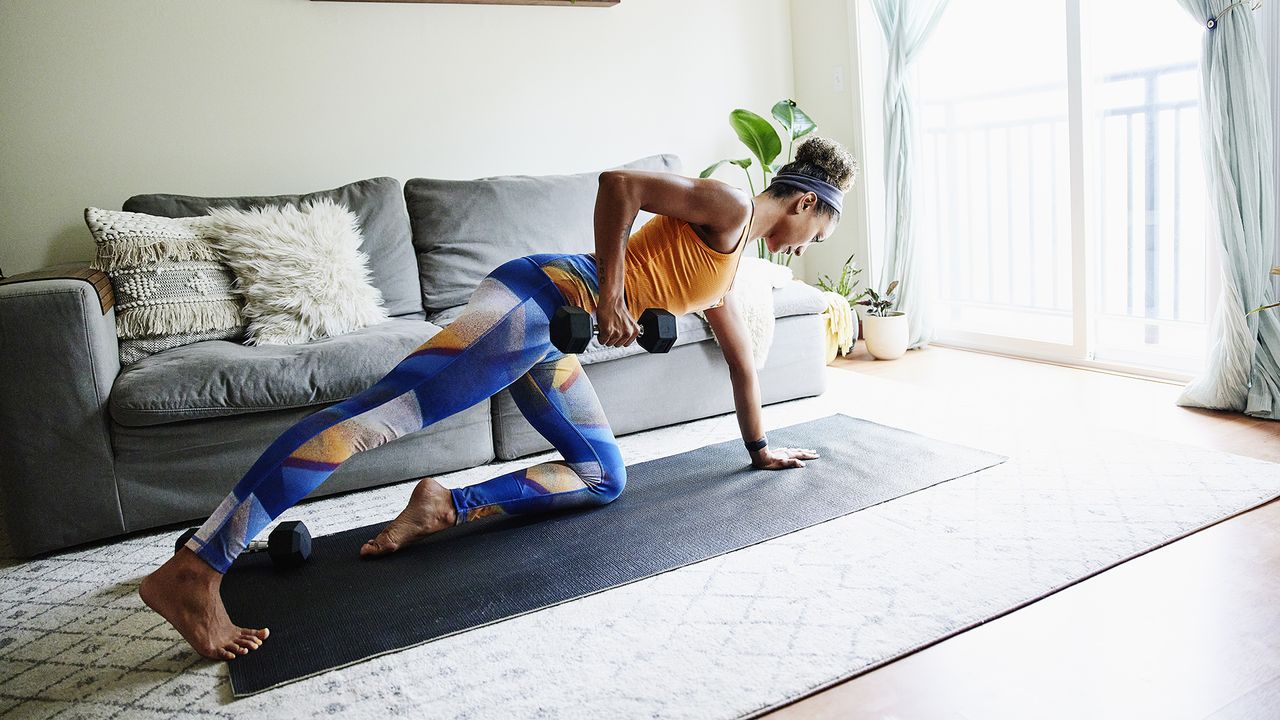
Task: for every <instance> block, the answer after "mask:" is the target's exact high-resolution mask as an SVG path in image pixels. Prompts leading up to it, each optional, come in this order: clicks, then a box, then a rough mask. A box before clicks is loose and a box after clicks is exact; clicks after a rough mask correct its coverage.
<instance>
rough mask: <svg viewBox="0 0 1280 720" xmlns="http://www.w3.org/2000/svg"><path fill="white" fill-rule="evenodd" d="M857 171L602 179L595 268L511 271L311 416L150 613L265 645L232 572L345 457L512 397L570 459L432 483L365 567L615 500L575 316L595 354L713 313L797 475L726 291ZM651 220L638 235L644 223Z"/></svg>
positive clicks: (801, 236)
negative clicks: (561, 310) (737, 183)
mask: <svg viewBox="0 0 1280 720" xmlns="http://www.w3.org/2000/svg"><path fill="white" fill-rule="evenodd" d="M856 172H857V164H856V163H855V162H854V160H853V158H852V157H850V156H849V154H848V152H847V151H846V150H845V149H844V148H843V147H841V146H840V145H839V144H838V143H836V142H834V141H832V140H828V139H825V138H816V137H815V138H810V139H808V140H806V141H805V142H804V143H803V144H801V145H800V147H799V148H797V151H796V159H795V161H794V162H792V163H789V164H788V165H786V166H785V167H783V168H782V170H781V171H780V172H779V173H778V176H777V177H776V178H775V179H774V181H773V183H772V184H771V185H770V186H769V187H768V188H766V189H765V191H764V192H762V193H760V194H759V195H757V196H756V197H754V198H752V197H750V196H749V195H748V194H747V193H745V192H743V191H741V190H739V189H737V188H734V187H732V186H730V185H728V184H725V183H722V182H718V181H713V180H699V179H692V178H686V177H682V176H679V175H674V174H668V173H655V172H641V171H609V172H605V173H602V174H601V175H600V188H599V192H598V195H597V198H596V209H595V235H596V252H595V254H594V255H531V256H527V257H523V258H517V259H515V260H512V261H510V262H507V263H505V264H503V265H502V266H501V267H499V268H497V269H496V270H494V271H493V272H492V273H490V274H489V276H488V277H486V278H485V279H484V280H483V281H482V282H481V283H480V285H479V286H478V287H477V288H476V291H475V293H474V294H473V295H472V297H471V299H470V301H469V302H468V303H467V307H466V309H465V311H464V312H463V313H462V315H460V316H459V317H458V319H457V320H455V321H454V322H453V323H451V324H450V325H449V326H448V327H446V328H444V329H443V330H441V331H440V332H439V333H437V334H436V335H435V336H434V337H432V338H431V339H430V340H429V341H427V342H426V343H425V344H424V345H422V346H421V347H419V348H418V349H417V350H415V351H414V352H413V353H411V354H410V355H409V356H408V357H407V358H405V359H404V360H402V361H401V362H400V364H399V365H397V366H396V367H395V368H393V369H392V370H391V372H390V373H388V374H387V375H386V377H384V378H382V379H381V380H379V381H378V382H377V383H375V384H374V385H373V386H372V387H370V388H369V389H368V390H365V391H364V392H362V393H360V394H359V395H356V396H354V397H352V398H350V399H348V400H345V401H343V402H340V403H337V404H335V405H332V406H330V407H328V408H325V409H324V410H321V411H319V412H316V413H314V414H312V415H310V416H308V417H306V418H304V419H303V420H302V421H300V422H299V423H298V424H297V425H294V426H293V427H292V428H289V429H288V430H286V431H285V432H284V433H283V434H282V435H281V436H280V437H279V438H277V439H276V440H275V442H273V443H272V444H271V446H270V447H268V448H267V450H266V452H264V453H263V454H262V456H261V457H260V458H259V459H258V461H257V462H255V463H254V465H253V467H252V468H250V469H249V471H248V473H246V474H245V476H244V478H242V479H241V480H240V482H239V483H237V485H236V487H235V489H234V490H233V491H232V493H231V494H230V495H228V496H227V499H226V500H224V501H223V503H222V505H221V506H219V507H218V509H217V510H216V511H215V512H214V514H213V515H212V516H211V517H210V518H209V520H208V521H207V522H206V523H205V524H204V526H203V527H201V528H200V530H199V532H197V533H196V535H195V536H194V537H193V538H192V539H191V540H190V541H188V543H187V544H186V546H185V547H183V548H182V549H180V550H179V551H178V552H177V553H175V554H174V556H173V557H172V558H171V559H169V560H168V561H167V562H165V563H164V565H162V566H161V567H160V568H159V569H157V570H156V571H155V572H153V573H152V574H151V575H149V576H147V578H146V579H144V580H143V582H142V586H141V588H140V594H141V596H142V599H143V601H145V602H146V603H147V605H148V606H150V607H151V608H152V609H153V610H155V611H156V612H158V613H160V614H161V615H162V616H164V618H165V619H166V620H168V621H169V622H170V623H172V624H173V626H174V627H175V628H177V630H178V631H179V632H180V633H181V634H182V636H183V638H185V639H186V640H187V642H188V643H190V644H191V646H192V647H194V648H195V649H196V650H197V651H198V652H199V653H200V654H202V655H204V656H206V657H210V658H214V659H222V660H231V659H233V658H235V657H236V656H237V655H243V654H245V653H247V652H249V651H250V650H253V649H256V648H257V647H259V646H260V645H261V643H262V641H263V640H265V639H266V637H267V634H268V632H267V629H266V628H261V629H252V628H242V627H239V626H238V625H235V624H234V623H232V622H231V619H230V618H229V617H228V616H227V612H226V609H225V608H224V607H223V605H222V599H221V597H220V596H219V594H218V591H219V587H220V586H221V583H222V573H224V572H226V570H227V568H228V567H230V565H231V562H232V561H233V560H234V559H235V557H236V556H237V555H238V554H239V553H240V552H241V551H242V550H243V549H244V547H245V545H246V544H247V543H248V541H249V540H251V539H252V538H253V537H254V536H255V535H257V534H258V532H260V531H261V530H262V529H263V528H264V527H266V525H267V524H268V523H270V521H271V520H272V519H274V518H276V517H278V516H279V515H280V513H282V512H284V511H285V510H286V509H288V508H289V507H291V506H292V505H293V504H294V503H296V502H298V501H299V500H301V499H302V498H303V497H305V496H306V495H307V494H308V493H310V492H311V491H312V490H314V489H315V488H316V487H317V486H319V485H320V483H321V482H323V481H324V480H325V478H327V477H328V476H329V475H330V474H331V473H332V472H333V471H334V470H335V469H336V468H337V467H338V465H340V464H341V463H342V462H343V461H344V460H346V459H347V458H349V457H351V456H352V455H354V454H356V453H357V452H360V451H362V450H367V449H369V448H372V447H377V446H378V445H381V444H383V443H386V442H389V441H390V440H393V439H395V438H397V437H401V436H403V435H406V434H408V433H411V432H415V431H417V430H419V429H421V428H424V427H426V426H427V425H430V424H431V423H433V422H436V421H437V420H440V419H442V418H445V417H447V416H449V415H452V414H453V413H456V412H458V411H460V410H462V409H464V408H467V407H470V406H472V405H474V404H475V403H477V402H480V401H481V400H483V399H485V398H487V397H489V396H491V395H493V394H495V393H497V392H498V391H500V390H502V389H503V388H507V387H509V388H510V390H511V393H512V395H513V397H514V398H515V400H516V403H517V405H518V406H519V407H520V410H521V412H522V413H523V414H524V416H525V417H526V418H527V419H528V420H529V422H530V423H531V424H532V425H533V427H534V428H536V429H537V430H538V431H539V432H540V433H542V435H543V436H544V437H546V438H547V439H548V440H549V441H550V442H551V444H552V445H554V446H555V448H556V449H557V450H559V451H560V453H561V454H562V455H563V456H564V461H563V462H551V463H543V464H541V465H536V466H534V467H530V468H526V469H524V470H518V471H515V472H512V473H508V474H506V475H503V476H500V477H497V478H494V479H492V480H488V481H486V482H483V483H480V484H478V485H473V486H471V487H465V488H458V489H454V490H449V489H447V488H445V487H443V486H441V485H440V484H439V483H437V482H436V481H435V480H433V479H431V478H423V479H422V480H421V481H420V482H419V483H418V485H417V487H416V488H415V489H414V491H413V494H412V496H411V498H410V500H409V505H408V507H406V508H405V509H404V511H403V512H401V513H400V515H399V516H398V517H396V519H395V520H393V521H391V523H390V524H388V525H387V527H386V528H385V529H383V530H382V532H380V533H379V534H378V536H377V537H375V538H373V539H372V540H370V541H369V542H367V543H366V544H365V545H364V546H363V547H362V548H361V549H360V554H361V555H362V556H376V555H383V554H386V553H391V552H395V551H396V550H398V549H399V548H400V547H402V546H404V545H405V544H407V543H410V542H413V541H414V540H418V539H420V538H422V537H424V536H426V535H429V534H430V533H433V532H436V531H438V530H441V529H443V528H446V527H448V526H450V525H455V524H459V523H463V522H468V521H470V520H474V519H476V518H479V517H483V516H486V515H492V514H503V513H511V514H519V513H532V512H542V511H545V510H548V509H551V508H568V507H587V506H593V505H601V504H604V503H607V502H609V501H611V500H613V499H614V498H616V497H617V496H618V494H619V493H621V492H622V488H623V485H624V484H625V482H626V468H625V466H624V464H623V462H622V455H621V453H620V452H619V451H618V445H617V443H616V442H615V440H614V438H613V433H612V431H611V430H610V429H609V423H608V420H607V419H606V418H605V416H604V413H603V412H602V411H601V409H600V403H599V401H598V400H597V399H596V395H595V392H594V391H593V390H592V388H591V383H590V382H589V381H588V380H587V377H586V375H585V374H584V373H583V372H582V366H581V365H580V364H579V363H578V359H577V357H576V356H574V355H565V354H563V353H561V352H560V351H558V350H556V349H555V348H554V347H553V346H552V345H551V343H550V336H549V319H550V317H551V316H552V314H553V313H554V312H555V310H556V308H557V307H559V306H560V305H563V304H565V303H566V302H567V303H571V304H573V305H576V306H578V307H580V308H583V309H585V310H587V311H588V312H591V313H593V314H594V315H595V316H596V322H597V324H598V326H599V339H600V342H601V343H602V344H604V345H607V346H614V347H617V346H622V345H627V344H629V343H631V342H632V341H633V340H634V339H635V338H636V336H637V334H638V333H639V326H638V325H637V324H636V321H635V320H634V319H633V318H635V317H636V316H637V315H638V314H639V313H640V312H641V311H643V309H644V308H646V307H663V308H666V309H668V310H671V311H672V312H674V313H676V314H681V313H686V312H692V311H694V310H701V309H706V317H707V320H708V322H709V323H710V325H711V328H712V330H713V332H715V334H716V337H717V339H718V340H719V341H720V345H721V348H722V350H723V352H724V356H725V360H726V361H727V362H728V365H729V370H730V377H731V379H732V382H733V397H734V405H735V407H736V409H737V413H738V425H739V427H740V428H741V430H742V437H743V438H744V442H745V443H746V449H747V452H748V453H749V455H750V458H751V464H752V465H754V466H755V467H757V468H762V469H769V470H777V469H781V468H793V467H804V461H805V460H809V459H812V458H815V457H817V455H816V454H815V453H814V452H812V451H811V450H803V449H789V448H776V449H775V448H770V447H769V446H768V443H767V441H766V439H765V436H764V432H763V429H762V427H761V422H760V399H759V390H758V388H757V386H756V375H755V371H754V369H753V362H752V354H751V347H750V341H749V339H748V336H747V331H746V329H745V326H744V324H743V321H742V318H741V317H740V316H739V314H738V312H737V310H736V309H735V307H734V304H733V299H732V298H731V297H729V296H727V295H726V293H727V292H728V290H729V287H730V284H731V283H732V281H733V277H734V274H735V272H736V269H737V264H738V261H739V259H740V258H741V255H742V253H743V250H744V248H745V247H746V246H747V245H748V244H749V242H750V241H751V240H752V239H754V238H758V237H763V238H764V240H765V243H766V244H767V245H768V247H769V250H770V251H773V252H783V253H789V254H795V255H800V254H802V253H803V252H804V250H805V248H806V247H808V245H809V243H811V242H822V241H823V240H824V239H826V238H827V237H828V236H830V235H831V233H832V231H833V230H835V227H836V224H837V223H838V222H839V220H840V209H841V204H842V200H843V194H844V192H845V191H846V190H847V189H848V188H849V186H850V185H852V183H853V179H854V176H855V174H856ZM640 210H646V211H649V212H652V213H655V214H656V216H655V217H654V218H653V219H652V220H650V221H649V222H648V223H646V224H645V226H644V227H642V228H641V229H640V230H639V231H637V232H636V234H635V235H633V236H631V237H630V238H628V236H627V231H628V229H629V228H630V227H631V223H632V222H633V221H634V219H635V216H636V213H637V212H639V211H640Z"/></svg>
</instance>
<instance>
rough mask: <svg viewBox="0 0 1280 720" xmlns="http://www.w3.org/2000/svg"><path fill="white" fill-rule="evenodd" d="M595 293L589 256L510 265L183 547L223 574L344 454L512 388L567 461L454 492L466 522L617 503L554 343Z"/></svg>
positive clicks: (289, 446)
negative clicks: (570, 315)
mask: <svg viewBox="0 0 1280 720" xmlns="http://www.w3.org/2000/svg"><path fill="white" fill-rule="evenodd" d="M584 271H589V273H588V272H584ZM584 275H585V276H586V278H587V279H585V280H584V279H583V276H584ZM597 293H598V289H597V286H596V283H595V265H594V263H593V262H591V261H590V259H589V258H587V257H586V256H581V255H531V256H528V257H523V258H517V259H515V260H512V261H510V262H508V263H506V264H504V265H502V266H501V267H499V268H498V269H496V270H494V271H493V272H492V273H490V274H489V276H488V277H486V278H485V279H484V280H483V281H481V283H480V285H479V287H478V288H476V291H475V293H474V294H473V295H472V297H471V300H470V302H469V303H468V304H467V307H466V309H465V310H464V311H463V313H462V315H460V316H459V317H458V319H457V320H455V321H454V322H453V323H451V324H450V325H449V326H448V327H446V328H444V329H443V330H441V331H440V332H439V333H437V334H436V335H435V336H434V337H432V338H431V339H430V340H428V341H427V342H426V343H425V344H423V345H422V346H421V347H419V348H418V349H417V350H414V351H413V352H412V353H411V354H410V355H409V356H408V357H406V358H405V359H404V360H402V361H400V364H399V365H397V366H396V367H395V368H393V369H392V370H391V372H389V373H387V375H386V376H385V377H383V378H382V379H381V380H379V381H378V382H377V383H375V384H374V385H373V386H372V387H370V388H369V389H367V390H365V391H364V392H362V393H360V394H358V395H356V396H354V397H351V398H349V399H347V400H344V401H342V402H340V403H337V404H335V405H331V406H329V407H327V408H325V409H323V410H320V411H319V412H316V413H313V414H312V415H309V416H307V417H305V418H303V419H302V420H301V421H299V422H298V423H297V424H296V425H294V426H293V427H291V428H289V429H288V430H286V431H284V433H282V434H281V435H280V437H278V438H276V440H275V441H274V442H272V443H271V445H270V447H268V448H267V449H266V451H265V452H264V453H263V454H262V456H261V457H259V458H258V460H257V462H255V463H254V464H253V467H251V468H249V471H248V472H247V473H246V474H245V476H244V477H243V478H242V479H241V480H240V482H238V483H237V484H236V486H235V488H234V489H233V490H232V492H231V494H230V495H228V496H227V498H226V499H225V500H224V501H223V502H222V504H221V505H219V506H218V509H217V510H216V511H214V513H213V515H212V516H211V517H210V518H209V519H208V521H206V522H205V524H204V526H203V527H201V528H200V530H199V532H197V533H196V535H195V536H194V537H192V538H191V540H189V541H188V542H187V548H189V549H190V550H192V551H193V552H195V553H196V554H197V555H199V556H200V557H201V558H202V559H204V561H205V562H207V563H209V565H210V566H212V567H213V568H214V569H215V570H218V571H219V572H226V570H227V568H229V567H230V566H231V563H232V561H233V560H235V558H236V556H237V555H239V554H240V552H241V551H242V550H244V548H245V546H246V544H247V543H248V541H249V540H251V539H253V538H254V536H256V535H257V534H258V533H259V532H261V531H262V529H263V528H264V527H266V526H267V524H268V523H270V522H271V520H273V519H275V518H276V517H278V516H279V515H280V513H282V512H284V511H285V510H286V509H288V508H289V507H291V506H292V505H293V504H295V503H297V502H298V501H299V500H301V499H302V498H303V497H305V496H306V495H307V494H308V493H310V492H311V491H312V490H314V489H315V488H316V487H317V486H319V485H320V483H322V482H324V481H325V479H326V478H328V477H329V475H330V474H331V473H333V471H334V470H336V469H337V468H338V466H339V465H340V464H342V462H343V461H345V460H346V459H347V458H349V457H351V456H352V455H355V454H356V453H358V452H361V451H363V450H369V449H371V448H375V447H377V446H379V445H382V444H383V443H387V442H390V441H391V440H394V439H396V438H398V437H401V436H404V435H407V434H409V433H412V432H415V431H417V430H420V429H422V428H424V427H426V426H428V425H430V424H431V423H434V422H436V421H437V420H441V419H443V418H446V417H448V416H450V415H452V414H454V413H456V412H459V411H460V410H463V409H465V408H468V407H470V406H472V405H474V404H476V403H478V402H480V401H481V400H484V399H485V398H487V397H490V396H491V395H493V394H495V393H497V392H498V391H500V390H502V389H503V388H506V387H508V386H509V387H510V388H511V394H512V396H513V397H514V398H515V401H516V404H517V405H518V406H519V408H520V412H521V413H523V414H524V416H525V418H527V419H528V420H529V423H530V424H532V425H533V427H534V428H535V429H537V430H538V432H540V433H542V435H543V437H545V438H547V440H549V441H550V442H551V444H552V445H554V446H555V448H556V449H557V450H559V451H560V453H561V455H562V456H563V457H564V461H563V462H548V463H543V464H541V465H534V466H533V467H530V468H526V469H524V470H517V471H515V472H511V473H508V474H506V475H502V476H500V477H496V478H493V479H492V480H488V481H486V482H483V483H480V484H478V485H473V486H470V487H464V488H458V489H453V490H450V492H451V493H452V495H453V503H454V506H455V507H456V508H457V511H458V522H459V523H462V522H466V521H469V520H474V519H476V518H479V517H483V516H486V515H493V514H499V513H511V514H519V513H531V512H543V511H546V510H549V509H552V508H568V507H583V506H591V505H602V504H604V503H607V502H610V501H611V500H613V499H614V498H616V497H617V496H618V494H619V493H621V492H622V488H623V485H624V484H625V483H626V468H625V466H624V465H623V462H622V455H621V453H620V452H619V451H618V444H617V442H616V441H615V440H614V438H613V431H612V430H610V428H609V423H608V421H607V420H606V419H605V416H604V412H603V411H602V410H601V408H600V402H599V400H598V399H597V398H596V394H595V391H594V390H593V389H592V388H591V383H590V381H588V380H587V376H586V374H585V373H583V371H582V366H581V365H580V364H579V363H578V358H577V357H576V356H574V355H565V354H563V353H561V352H560V351H559V350H556V349H555V347H553V346H552V345H551V341H550V335H549V323H550V317H551V315H552V314H553V313H554V312H555V310H556V308H557V307H558V306H560V305H563V304H564V303H565V301H566V298H569V299H570V301H571V302H574V301H577V302H579V303H581V301H582V300H586V299H591V300H593V299H594V297H593V296H595V295H597ZM589 304H592V305H593V304H594V303H589ZM588 309H593V308H588Z"/></svg>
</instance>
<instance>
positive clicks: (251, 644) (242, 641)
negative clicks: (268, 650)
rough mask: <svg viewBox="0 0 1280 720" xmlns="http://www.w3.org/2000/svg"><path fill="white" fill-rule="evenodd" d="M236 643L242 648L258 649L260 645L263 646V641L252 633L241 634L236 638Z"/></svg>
mask: <svg viewBox="0 0 1280 720" xmlns="http://www.w3.org/2000/svg"><path fill="white" fill-rule="evenodd" d="M236 644H237V645H239V646H240V647H242V648H249V649H250V650H257V649H258V648H259V647H261V646H262V641H261V640H259V639H258V638H256V637H254V636H252V635H241V636H240V637H239V638H238V639H237V640H236Z"/></svg>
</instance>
